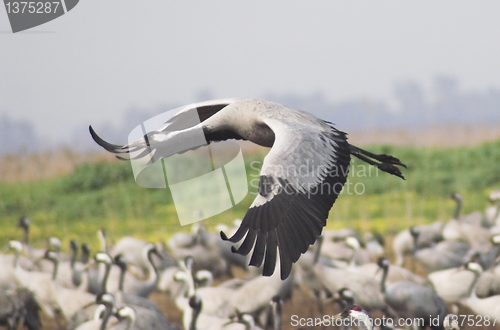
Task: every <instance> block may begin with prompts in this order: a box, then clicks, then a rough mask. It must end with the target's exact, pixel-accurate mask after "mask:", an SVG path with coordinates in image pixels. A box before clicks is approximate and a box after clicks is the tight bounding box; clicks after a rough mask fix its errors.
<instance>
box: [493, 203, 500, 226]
mask: <svg viewBox="0 0 500 330" xmlns="http://www.w3.org/2000/svg"><path fill="white" fill-rule="evenodd" d="M498 217H500V199H499V200H498V201H497V205H496V208H495V216H493V220H492V222H493V225H495V221H496V220H497V219H498Z"/></svg>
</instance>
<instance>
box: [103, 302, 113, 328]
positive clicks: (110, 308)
mask: <svg viewBox="0 0 500 330" xmlns="http://www.w3.org/2000/svg"><path fill="white" fill-rule="evenodd" d="M105 306H106V311H105V312H104V315H103V317H102V321H101V327H100V328H99V330H106V328H107V327H108V322H109V318H110V317H111V315H112V314H113V307H114V306H113V305H111V304H105Z"/></svg>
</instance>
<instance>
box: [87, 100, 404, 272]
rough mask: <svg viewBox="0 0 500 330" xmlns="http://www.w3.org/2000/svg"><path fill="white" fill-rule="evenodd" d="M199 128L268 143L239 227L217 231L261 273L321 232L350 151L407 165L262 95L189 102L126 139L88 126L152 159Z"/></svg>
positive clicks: (122, 149) (190, 143) (284, 267)
mask: <svg viewBox="0 0 500 330" xmlns="http://www.w3.org/2000/svg"><path fill="white" fill-rule="evenodd" d="M193 118H195V119H197V120H193ZM198 119H199V121H198ZM199 132H203V134H204V137H205V139H206V142H208V143H210V142H216V141H222V140H227V139H244V140H249V141H251V142H254V143H256V144H258V145H261V146H265V147H272V149H271V151H270V152H269V154H268V155H267V156H266V158H265V159H264V163H263V165H262V169H261V172H260V182H259V194H258V195H257V197H256V198H255V200H254V202H253V203H252V205H251V206H250V208H249V210H248V212H247V213H246V215H245V217H244V218H243V221H242V223H241V226H240V228H239V229H238V230H237V231H236V233H235V234H234V235H233V236H232V237H230V238H228V237H227V236H226V235H225V234H224V233H223V232H221V236H222V238H223V239H224V240H229V241H231V242H233V243H236V242H238V241H240V240H243V239H244V241H243V243H242V244H241V246H240V247H239V248H238V249H237V250H236V249H234V250H233V252H237V253H240V254H244V255H245V254H248V253H249V252H250V251H251V250H252V248H253V254H252V258H251V260H250V264H251V265H254V266H260V265H261V264H262V262H264V269H263V274H264V275H266V276H270V275H271V274H273V273H274V269H275V265H276V259H277V252H278V251H279V257H280V265H281V278H282V279H285V278H287V277H288V275H289V274H290V272H291V269H292V265H293V263H294V262H296V261H297V260H298V258H299V257H300V255H301V254H302V253H304V252H306V251H307V248H308V247H309V245H311V244H313V243H314V241H315V240H316V238H317V237H318V236H319V235H320V234H321V231H322V229H323V227H324V226H325V224H326V219H327V217H328V212H329V211H330V208H331V207H332V205H333V203H334V202H335V200H336V198H337V196H338V195H339V193H340V191H341V189H342V187H343V185H344V183H345V181H346V178H347V174H348V170H349V162H350V155H351V154H352V155H354V156H356V157H358V158H360V159H361V160H363V161H366V162H367V163H369V164H371V165H374V166H377V167H378V168H379V169H381V170H382V171H385V172H388V173H390V174H393V175H396V176H399V177H401V178H403V176H402V174H401V172H400V171H399V169H398V168H397V167H396V165H397V166H404V165H403V164H402V163H401V162H400V161H399V159H397V158H395V157H392V156H389V155H376V154H372V153H370V152H368V151H365V150H362V149H360V148H357V147H355V146H352V145H350V144H349V143H348V142H347V137H346V134H345V133H344V132H341V131H339V130H337V129H336V128H335V127H334V126H333V125H332V124H331V123H329V122H326V121H324V120H321V119H318V118H316V117H314V116H312V115H311V114H309V113H306V112H302V111H299V110H295V109H291V108H288V107H286V106H284V105H281V104H278V103H274V102H269V101H264V100H256V99H240V100H238V99H225V100H215V101H208V102H202V103H197V104H193V105H190V106H187V107H185V108H183V109H182V110H181V111H180V112H179V113H178V114H177V115H175V116H173V117H172V118H170V119H169V120H168V121H167V122H166V123H165V125H164V126H163V127H162V128H161V129H159V130H158V131H152V132H148V133H147V134H146V135H145V136H144V137H143V138H142V139H139V140H137V141H135V142H133V143H130V144H127V145H124V146H120V145H114V144H110V143H108V142H106V141H104V140H103V139H101V138H100V137H99V136H98V135H97V134H96V133H95V132H94V130H93V129H92V127H90V133H91V135H92V137H93V139H94V140H95V141H96V142H97V144H99V145H100V146H102V147H103V148H104V149H106V150H108V151H110V152H113V153H116V154H118V156H117V157H119V158H121V159H124V158H126V157H124V156H127V155H128V154H129V153H133V154H134V155H133V157H132V158H134V157H135V158H137V157H150V159H149V161H150V162H154V161H157V160H159V159H160V158H164V157H169V156H171V155H173V154H175V153H182V152H185V151H187V150H190V149H195V148H198V147H200V146H202V145H205V143H203V141H201V142H200V139H199ZM129 156H130V155H129ZM129 158H130V157H129Z"/></svg>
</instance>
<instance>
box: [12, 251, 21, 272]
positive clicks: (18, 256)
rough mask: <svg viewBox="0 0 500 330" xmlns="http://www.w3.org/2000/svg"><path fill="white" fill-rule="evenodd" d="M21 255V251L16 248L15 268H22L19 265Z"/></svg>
mask: <svg viewBox="0 0 500 330" xmlns="http://www.w3.org/2000/svg"><path fill="white" fill-rule="evenodd" d="M20 257H21V251H19V250H17V249H16V250H15V255H14V269H17V268H19V269H20V268H21V267H19V258H20Z"/></svg>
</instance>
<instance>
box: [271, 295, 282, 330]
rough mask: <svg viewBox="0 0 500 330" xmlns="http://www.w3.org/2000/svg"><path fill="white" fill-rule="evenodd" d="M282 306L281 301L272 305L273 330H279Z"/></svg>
mask: <svg viewBox="0 0 500 330" xmlns="http://www.w3.org/2000/svg"><path fill="white" fill-rule="evenodd" d="M282 314H283V305H282V304H281V300H279V301H277V302H274V303H273V330H281V327H282V321H283V319H282Z"/></svg>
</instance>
